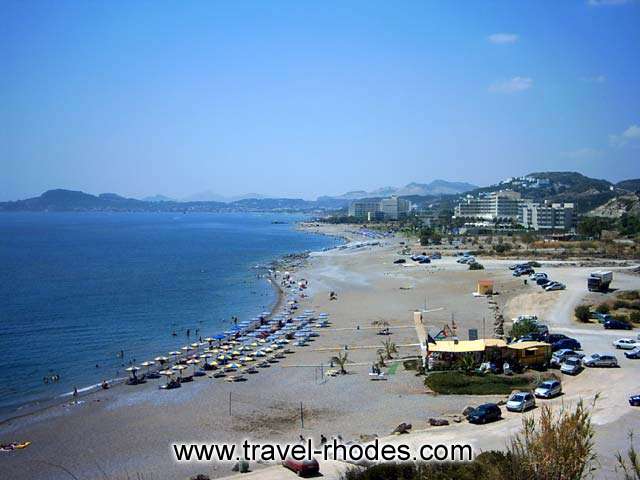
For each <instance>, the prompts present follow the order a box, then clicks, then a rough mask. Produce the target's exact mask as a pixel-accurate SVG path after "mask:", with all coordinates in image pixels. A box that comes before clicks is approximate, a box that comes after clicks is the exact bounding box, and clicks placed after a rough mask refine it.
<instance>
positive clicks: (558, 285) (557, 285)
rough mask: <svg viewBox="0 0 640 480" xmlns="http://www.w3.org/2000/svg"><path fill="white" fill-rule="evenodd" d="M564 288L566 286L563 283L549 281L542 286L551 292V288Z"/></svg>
mask: <svg viewBox="0 0 640 480" xmlns="http://www.w3.org/2000/svg"><path fill="white" fill-rule="evenodd" d="M565 288H567V286H566V285H565V284H564V283H560V282H551V283H548V284H546V285H545V286H544V289H545V290H546V291H547V292H551V291H553V290H564V289H565Z"/></svg>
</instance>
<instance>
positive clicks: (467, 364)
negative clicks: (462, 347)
mask: <svg viewBox="0 0 640 480" xmlns="http://www.w3.org/2000/svg"><path fill="white" fill-rule="evenodd" d="M475 366H476V362H475V360H474V359H473V355H471V354H470V353H467V354H465V355H463V356H462V357H460V359H459V360H458V368H460V370H463V371H464V372H466V373H470V372H472V371H473V369H474V367H475Z"/></svg>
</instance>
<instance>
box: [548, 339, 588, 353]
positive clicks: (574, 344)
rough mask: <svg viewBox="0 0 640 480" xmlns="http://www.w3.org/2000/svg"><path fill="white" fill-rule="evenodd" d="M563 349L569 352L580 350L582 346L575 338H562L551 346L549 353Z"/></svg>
mask: <svg viewBox="0 0 640 480" xmlns="http://www.w3.org/2000/svg"><path fill="white" fill-rule="evenodd" d="M563 348H567V349H569V350H582V346H581V345H580V342H579V341H577V340H576V339H575V338H564V339H562V340H558V341H557V342H554V343H552V344H551V351H552V352H555V351H556V350H560V349H563Z"/></svg>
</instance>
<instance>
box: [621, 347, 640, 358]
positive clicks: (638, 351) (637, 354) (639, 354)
mask: <svg viewBox="0 0 640 480" xmlns="http://www.w3.org/2000/svg"><path fill="white" fill-rule="evenodd" d="M624 356H625V357H627V358H631V359H633V360H638V359H640V347H636V348H634V349H633V350H630V351H628V352H624Z"/></svg>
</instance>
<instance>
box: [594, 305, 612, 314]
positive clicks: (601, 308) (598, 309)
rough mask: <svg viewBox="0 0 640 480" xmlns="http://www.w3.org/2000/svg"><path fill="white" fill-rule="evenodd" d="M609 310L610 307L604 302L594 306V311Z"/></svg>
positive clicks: (602, 311) (604, 311)
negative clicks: (596, 306)
mask: <svg viewBox="0 0 640 480" xmlns="http://www.w3.org/2000/svg"><path fill="white" fill-rule="evenodd" d="M610 311H611V307H609V305H608V304H606V303H601V304H600V305H598V308H596V312H598V313H609V312H610Z"/></svg>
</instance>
